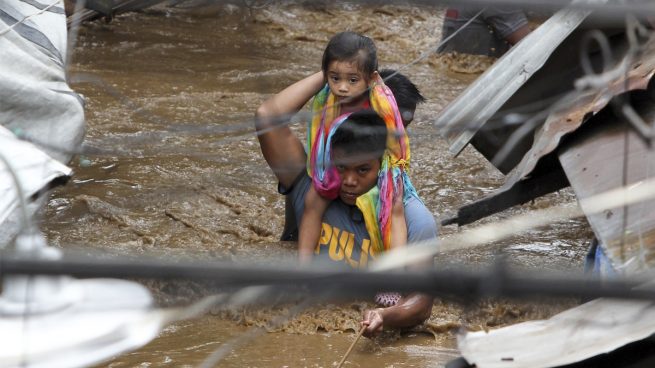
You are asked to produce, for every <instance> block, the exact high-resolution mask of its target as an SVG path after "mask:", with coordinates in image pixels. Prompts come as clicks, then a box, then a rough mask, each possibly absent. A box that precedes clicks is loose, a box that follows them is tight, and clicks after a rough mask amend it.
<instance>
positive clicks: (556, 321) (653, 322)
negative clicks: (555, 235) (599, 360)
mask: <svg viewBox="0 0 655 368" xmlns="http://www.w3.org/2000/svg"><path fill="white" fill-rule="evenodd" d="M653 333H655V303H654V302H648V301H641V302H640V301H630V300H613V299H597V300H594V301H591V302H589V303H586V304H583V305H581V306H579V307H576V308H572V309H569V310H567V311H564V312H562V313H560V314H557V315H555V316H553V317H552V318H550V319H547V320H541V321H529V322H524V323H519V324H516V325H513V326H508V327H504V328H500V329H497V330H491V331H489V332H484V331H480V332H468V333H465V334H463V335H460V336H458V344H457V345H458V347H459V350H460V351H461V353H462V356H463V357H464V358H465V359H466V361H467V362H468V363H469V364H472V365H473V364H474V365H475V366H476V367H477V368H508V367H512V368H545V367H557V366H561V365H566V364H571V363H575V362H579V361H582V360H585V359H587V358H591V357H593V356H596V355H599V354H603V353H607V352H611V351H613V350H616V349H618V348H620V347H622V346H624V345H626V344H628V343H630V342H633V341H637V340H641V339H644V338H646V337H648V336H650V335H651V334H653Z"/></svg>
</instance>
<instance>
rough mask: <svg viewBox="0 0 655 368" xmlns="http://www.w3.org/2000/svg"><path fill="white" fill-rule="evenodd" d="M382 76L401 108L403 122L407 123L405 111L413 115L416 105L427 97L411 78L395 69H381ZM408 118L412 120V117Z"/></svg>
mask: <svg viewBox="0 0 655 368" xmlns="http://www.w3.org/2000/svg"><path fill="white" fill-rule="evenodd" d="M380 77H382V79H383V80H384V84H386V85H387V87H389V89H390V90H391V92H393V97H395V98H396V104H398V109H400V113H401V115H403V123H405V121H406V117H405V116H404V114H403V113H404V112H409V113H410V114H411V115H412V117H413V115H414V111H415V110H416V105H418V104H419V103H421V102H425V97H423V95H421V92H420V91H419V90H418V87H416V85H415V84H414V83H412V81H410V80H409V78H407V77H406V76H404V75H403V74H401V73H398V72H396V71H395V70H393V69H382V70H380ZM408 120H409V121H411V119H408ZM408 124H409V123H408V122H407V123H405V126H407V125H408Z"/></svg>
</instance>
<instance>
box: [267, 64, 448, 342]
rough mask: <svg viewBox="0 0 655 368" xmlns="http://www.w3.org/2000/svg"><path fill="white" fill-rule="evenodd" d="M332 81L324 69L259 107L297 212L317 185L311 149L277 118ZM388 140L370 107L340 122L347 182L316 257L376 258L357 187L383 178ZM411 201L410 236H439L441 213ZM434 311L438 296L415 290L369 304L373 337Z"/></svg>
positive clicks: (340, 160)
mask: <svg viewBox="0 0 655 368" xmlns="http://www.w3.org/2000/svg"><path fill="white" fill-rule="evenodd" d="M325 83H326V79H325V77H324V75H323V73H322V72H319V73H316V74H313V75H311V76H309V77H307V78H305V79H303V80H301V81H299V82H296V83H295V84H293V85H291V86H289V87H287V88H286V89H284V90H283V91H282V92H280V93H278V94H276V95H275V96H273V97H271V98H270V99H268V100H267V101H265V102H264V103H263V104H262V105H261V106H260V107H259V109H258V110H257V123H256V128H257V132H258V134H259V135H258V137H259V142H260V145H261V150H262V153H263V155H264V158H265V159H266V161H267V162H268V164H269V166H270V167H271V169H272V170H273V172H274V173H275V175H276V177H277V179H278V180H279V182H280V188H279V189H280V192H281V193H283V194H286V195H287V196H289V198H290V199H291V202H292V204H293V207H294V209H295V212H296V216H297V217H298V218H300V217H302V212H303V210H304V208H303V207H304V198H305V195H306V194H307V191H308V190H309V187H310V185H311V179H310V178H309V176H308V175H307V172H306V170H305V167H306V166H305V165H306V160H307V157H306V153H305V149H304V147H303V145H302V143H301V142H300V139H298V137H296V136H295V135H294V134H293V133H292V132H291V129H290V128H289V127H288V125H286V124H278V123H276V119H278V117H280V116H291V115H292V114H294V113H296V112H298V111H299V110H300V109H301V108H302V107H303V106H304V105H305V103H306V102H307V101H309V99H310V98H311V97H312V96H314V95H315V94H316V93H318V91H319V90H321V89H322V88H323V86H324V85H325ZM362 132H364V133H362ZM386 141H387V131H386V127H385V123H384V121H382V119H381V118H380V117H379V116H378V115H377V114H376V113H375V112H373V111H371V110H365V111H361V112H356V113H353V114H352V115H350V117H349V118H348V119H346V121H345V122H344V123H343V124H342V125H341V126H340V127H339V128H338V129H337V130H336V132H335V135H334V138H333V140H332V144H333V145H332V147H331V148H332V152H333V155H332V157H333V160H334V163H335V166H336V167H337V169H338V171H339V175H340V177H341V189H340V194H339V197H338V198H337V199H336V200H334V201H332V202H331V203H330V205H329V206H328V208H327V211H326V212H325V214H324V216H323V221H322V231H321V238H320V240H319V244H317V246H316V249H315V252H314V255H315V256H314V258H315V259H317V260H329V261H333V262H339V263H346V264H348V265H349V266H351V267H355V268H363V267H366V266H367V264H368V262H369V260H372V259H373V258H374V256H375V254H373V253H372V252H371V249H369V246H370V239H369V236H368V232H367V229H366V225H365V223H364V219H363V215H362V213H361V211H360V210H359V209H358V208H357V207H356V206H355V200H354V199H353V198H351V197H352V193H357V194H358V195H361V194H364V193H367V192H368V191H369V190H370V189H372V188H374V187H375V186H376V184H377V176H378V175H377V173H378V171H379V169H380V158H381V156H382V154H383V152H384V149H385V148H386ZM404 207H405V208H404V210H405V218H406V222H407V239H408V243H410V244H411V243H413V242H417V241H421V240H427V239H434V238H436V236H437V227H436V223H435V221H434V217H433V216H432V214H431V213H430V211H429V210H428V209H427V208H426V207H425V206H424V205H423V203H421V202H420V201H419V200H418V199H413V200H408V201H407V203H405V204H404ZM431 311H432V297H430V296H428V295H425V294H421V293H410V294H408V295H405V296H403V297H401V298H400V300H398V301H397V303H396V304H395V305H392V306H389V307H385V308H376V309H373V310H367V311H365V312H364V317H363V320H362V325H364V326H367V327H366V330H365V331H364V335H365V336H368V337H371V336H373V335H375V334H377V333H379V332H380V331H382V329H383V328H384V327H409V326H414V325H417V324H419V323H421V322H423V321H424V320H426V319H427V318H428V317H429V316H430V313H431Z"/></svg>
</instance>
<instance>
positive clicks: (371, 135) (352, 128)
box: [332, 109, 388, 158]
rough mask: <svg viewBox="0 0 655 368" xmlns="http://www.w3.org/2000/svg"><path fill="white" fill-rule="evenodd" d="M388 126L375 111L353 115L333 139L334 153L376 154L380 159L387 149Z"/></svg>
mask: <svg viewBox="0 0 655 368" xmlns="http://www.w3.org/2000/svg"><path fill="white" fill-rule="evenodd" d="M387 134H388V133H387V126H386V124H385V123H384V120H383V119H382V118H381V117H380V116H379V115H378V114H377V113H376V112H375V111H373V110H370V109H367V110H360V111H357V112H355V113H352V114H351V115H350V116H349V117H348V118H347V119H346V121H344V122H343V123H342V124H341V126H339V128H337V131H336V132H334V136H333V137H332V152H334V151H335V150H337V149H340V150H343V151H344V153H346V154H348V155H352V154H362V153H364V154H374V155H375V156H379V157H380V158H381V157H382V155H383V154H384V150H385V149H386V147H387Z"/></svg>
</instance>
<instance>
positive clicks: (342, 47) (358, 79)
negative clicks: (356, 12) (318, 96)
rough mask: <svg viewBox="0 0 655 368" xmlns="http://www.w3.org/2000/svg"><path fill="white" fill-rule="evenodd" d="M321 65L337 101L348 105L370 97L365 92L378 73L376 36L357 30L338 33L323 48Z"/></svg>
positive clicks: (359, 102) (356, 103)
mask: <svg viewBox="0 0 655 368" xmlns="http://www.w3.org/2000/svg"><path fill="white" fill-rule="evenodd" d="M321 68H322V70H323V76H324V77H325V79H326V80H327V83H328V85H329V86H330V91H331V92H332V93H333V94H334V95H335V96H337V99H338V101H340V102H341V103H342V104H344V105H346V107H347V106H355V105H359V104H361V103H362V100H363V99H364V98H367V96H366V94H365V92H367V91H368V87H369V83H370V81H371V80H373V79H374V78H375V77H376V73H377V69H378V59H377V49H376V48H375V44H374V43H373V40H371V39H370V38H368V37H366V36H362V35H360V34H358V33H355V32H341V33H337V34H336V35H335V36H334V37H332V38H331V39H330V42H328V45H327V47H326V48H325V51H324V52H323V62H322V65H321ZM342 107H343V105H342Z"/></svg>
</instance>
